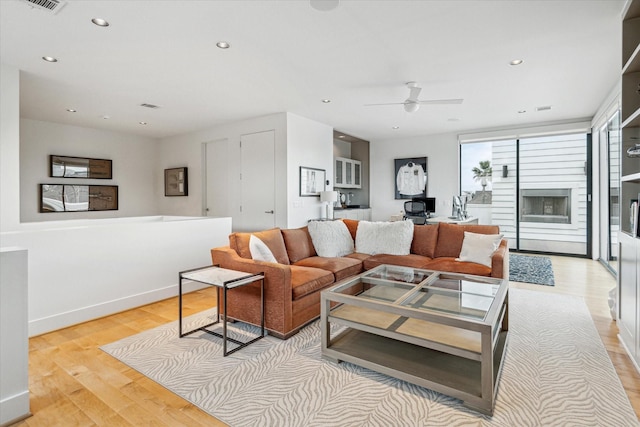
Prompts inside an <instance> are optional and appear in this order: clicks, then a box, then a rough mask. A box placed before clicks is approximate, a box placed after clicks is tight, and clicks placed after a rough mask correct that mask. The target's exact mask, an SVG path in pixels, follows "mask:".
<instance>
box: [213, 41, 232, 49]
mask: <svg viewBox="0 0 640 427" xmlns="http://www.w3.org/2000/svg"><path fill="white" fill-rule="evenodd" d="M216 46H218V47H219V48H220V49H229V48H230V47H231V45H230V44H229V43H227V42H218V43H216Z"/></svg>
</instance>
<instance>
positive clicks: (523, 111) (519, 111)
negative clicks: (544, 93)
mask: <svg viewBox="0 0 640 427" xmlns="http://www.w3.org/2000/svg"><path fill="white" fill-rule="evenodd" d="M526 112H527V110H518V114H522V113H526Z"/></svg>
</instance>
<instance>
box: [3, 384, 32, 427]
mask: <svg viewBox="0 0 640 427" xmlns="http://www.w3.org/2000/svg"><path fill="white" fill-rule="evenodd" d="M29 416H31V412H29V390H25V391H23V392H21V393H18V394H14V395H13V396H9V397H7V398H6V399H2V400H0V427H4V426H9V425H11V424H13V423H15V422H17V421H20V420H22V419H25V418H27V417H29Z"/></svg>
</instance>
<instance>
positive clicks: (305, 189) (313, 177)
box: [300, 166, 327, 197]
mask: <svg viewBox="0 0 640 427" xmlns="http://www.w3.org/2000/svg"><path fill="white" fill-rule="evenodd" d="M326 179H327V178H326V172H325V170H324V169H315V168H308V167H306V166H300V196H302V197H314V196H316V197H320V192H321V191H324V188H325V180H326Z"/></svg>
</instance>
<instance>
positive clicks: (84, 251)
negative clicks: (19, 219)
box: [0, 217, 231, 336]
mask: <svg viewBox="0 0 640 427" xmlns="http://www.w3.org/2000/svg"><path fill="white" fill-rule="evenodd" d="M230 233H231V219H230V218H171V217H169V218H167V217H139V218H119V219H103V220H97V219H93V220H76V221H58V222H44V223H43V222H40V223H31V224H23V225H22V227H21V231H13V232H4V233H2V234H1V235H0V236H1V238H2V244H3V246H4V245H6V246H19V247H22V248H26V249H27V250H28V251H29V271H28V274H29V335H30V336H33V335H39V334H42V333H45V332H49V331H52V330H56V329H60V328H63V327H67V326H70V325H73V324H77V323H81V322H84V321H87V320H91V319H95V318H97V317H101V316H106V315H110V314H113V313H116V312H119V311H123V310H127V309H130V308H133V307H138V306H141V305H144V304H148V303H151V302H155V301H158V300H161V299H165V298H170V297H173V296H175V295H177V292H178V273H179V272H180V271H183V270H188V269H191V268H196V267H202V266H206V265H211V253H210V250H211V248H213V247H217V246H225V245H227V244H228V241H229V240H228V236H229V234H230ZM176 310H177V307H176ZM176 313H177V311H176Z"/></svg>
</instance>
